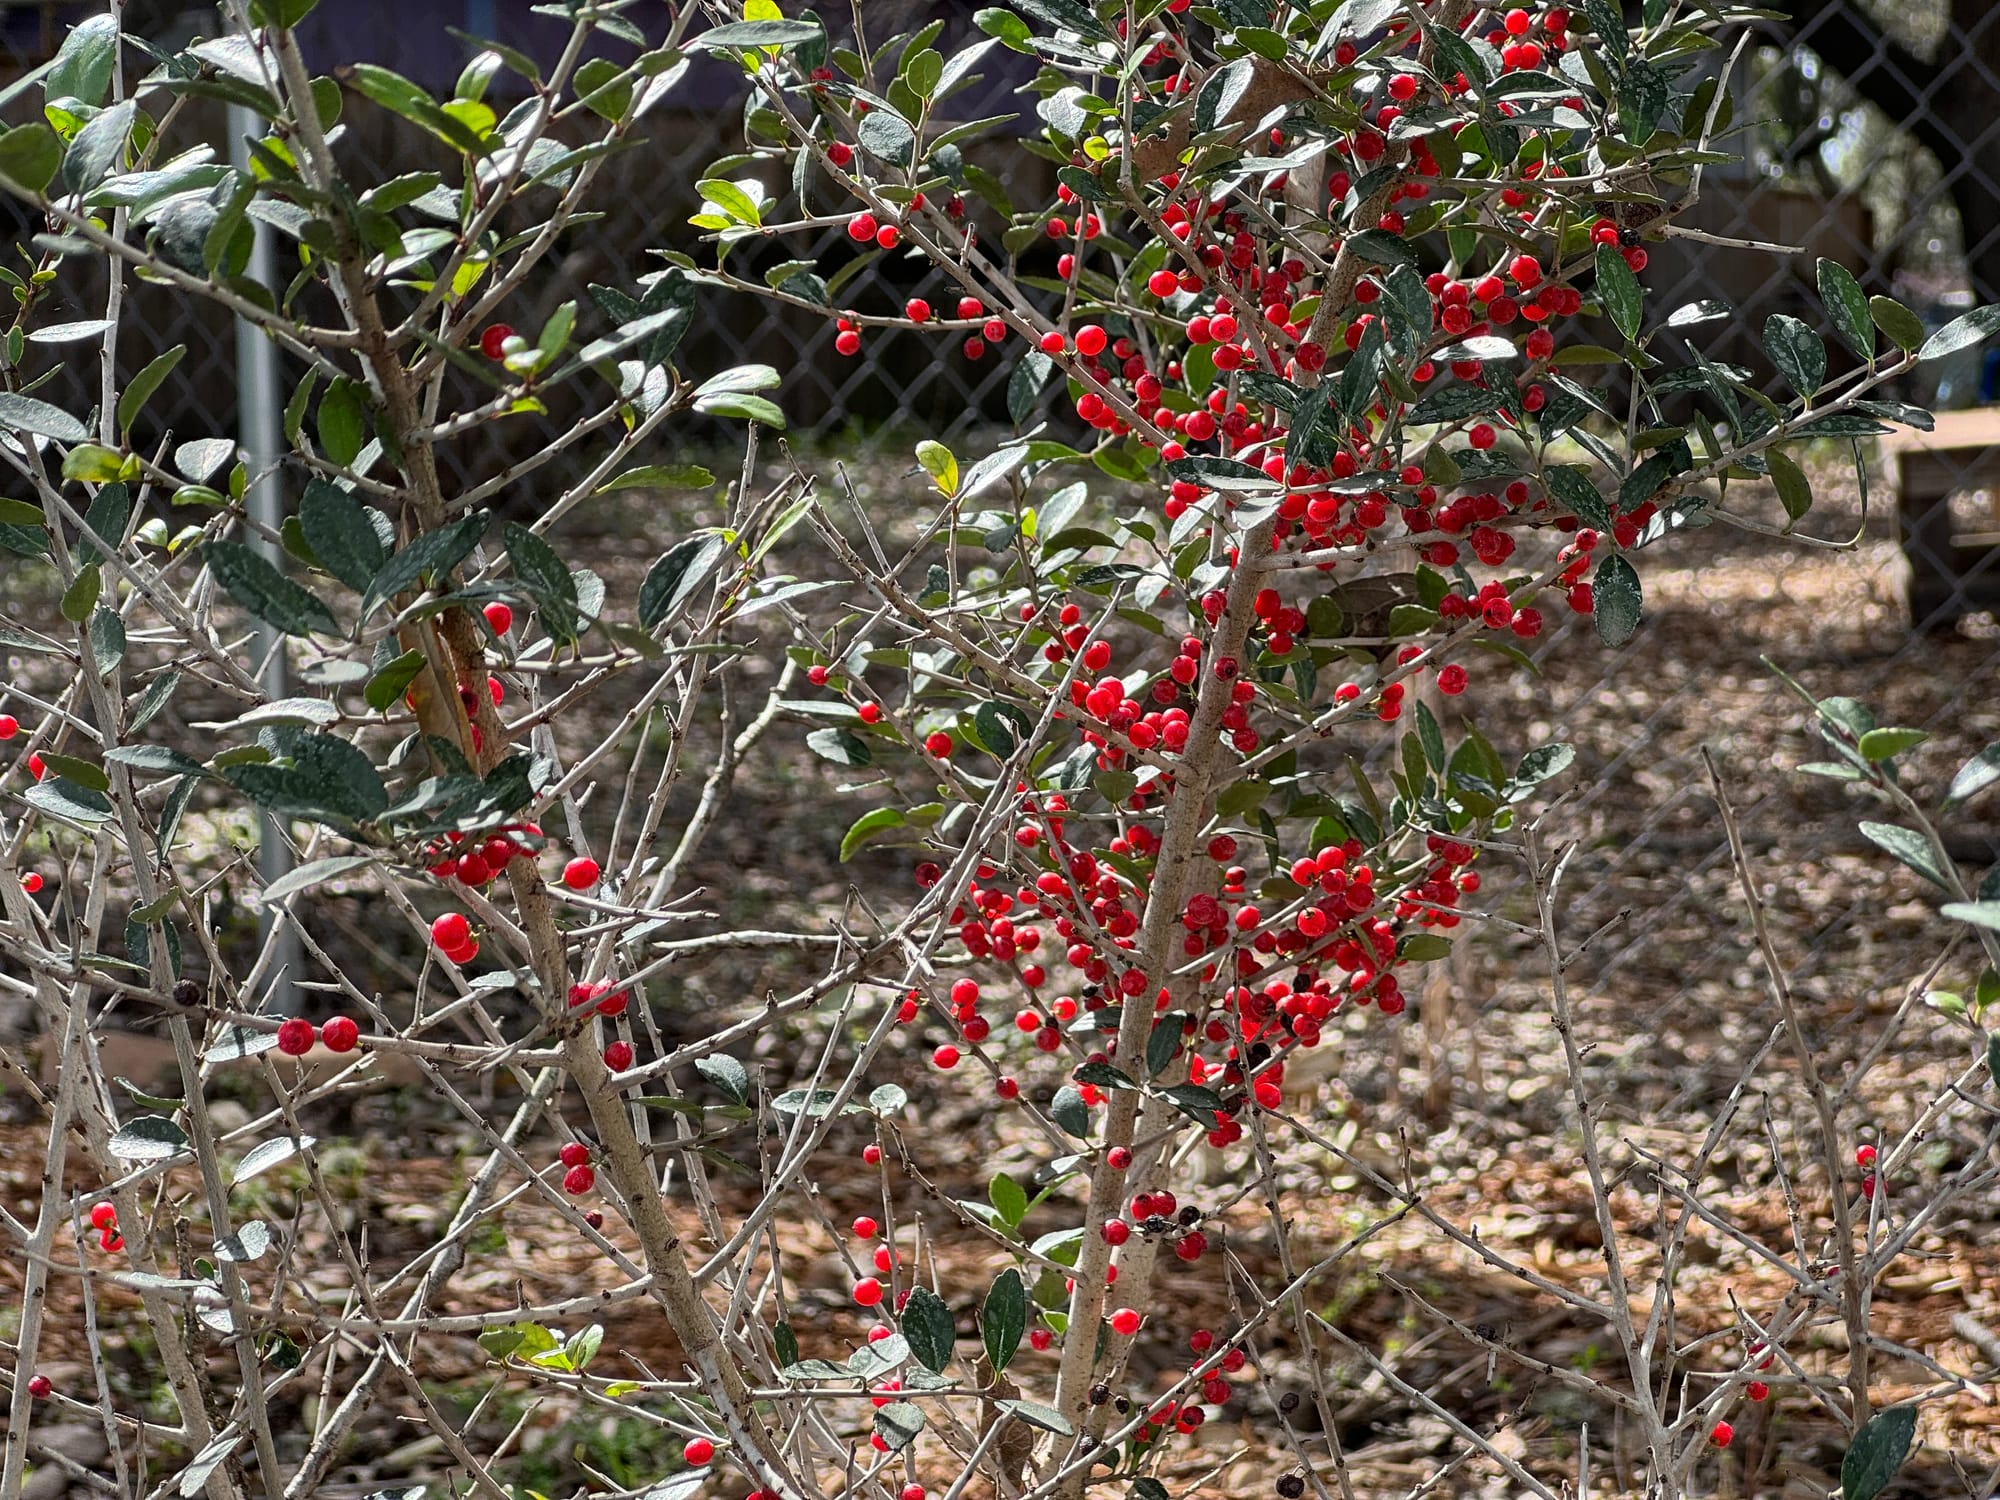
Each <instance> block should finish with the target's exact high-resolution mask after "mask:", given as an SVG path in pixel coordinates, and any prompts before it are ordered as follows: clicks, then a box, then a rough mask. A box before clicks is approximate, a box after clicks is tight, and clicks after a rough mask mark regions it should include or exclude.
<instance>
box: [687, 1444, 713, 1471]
mask: <svg viewBox="0 0 2000 1500" xmlns="http://www.w3.org/2000/svg"><path fill="white" fill-rule="evenodd" d="M681 1457H682V1458H684V1459H686V1460H687V1461H688V1462H689V1463H691V1464H693V1465H694V1466H695V1467H696V1468H697V1469H698V1468H700V1467H701V1466H702V1465H703V1464H705V1463H707V1462H708V1461H709V1460H710V1459H711V1458H713V1457H715V1444H713V1443H711V1442H710V1441H709V1440H708V1439H707V1438H689V1439H688V1444H687V1446H686V1447H685V1448H683V1449H681Z"/></svg>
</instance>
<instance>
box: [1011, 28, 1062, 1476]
mask: <svg viewBox="0 0 2000 1500" xmlns="http://www.w3.org/2000/svg"><path fill="white" fill-rule="evenodd" d="M1016 3H1019V0H1016ZM993 1404H994V1405H995V1406H997V1407H999V1408H1000V1410H1002V1411H1004V1412H1009V1413H1011V1414H1012V1415H1014V1416H1016V1417H1018V1418H1020V1419H1021V1420H1022V1421H1023V1422H1026V1423H1027V1424H1028V1425H1029V1426H1030V1427H1039V1428H1041V1430H1042V1431H1044V1432H1053V1433H1054V1434H1055V1435H1056V1436H1057V1437H1075V1436H1076V1429H1075V1428H1074V1427H1072V1426H1070V1425H1069V1421H1068V1419H1067V1418H1065V1417H1064V1416H1063V1414H1062V1413H1061V1412H1059V1411H1057V1410H1056V1409H1055V1408H1054V1407H1053V1406H1044V1405H1042V1403H1041V1402H1039V1401H996V1402H994V1403H993Z"/></svg>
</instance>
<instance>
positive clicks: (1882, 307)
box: [1868, 296, 1924, 349]
mask: <svg viewBox="0 0 2000 1500" xmlns="http://www.w3.org/2000/svg"><path fill="white" fill-rule="evenodd" d="M1868 316H1869V317H1871V318H1873V319H1874V320H1875V326H1876V327H1877V328H1879V329H1881V330H1882V332H1883V333H1884V334H1885V335H1886V336H1887V337H1888V340H1889V342H1890V343H1892V344H1894V345H1895V346H1896V347H1897V348H1898V349H1914V348H1916V347H1917V346H1918V345H1919V344H1921V343H1923V341H1924V320H1923V319H1922V318H1920V317H1918V316H1917V315H1916V314H1915V313H1913V312H1911V311H1910V310H1909V309H1908V308H1907V307H1905V306H1903V304H1902V303H1900V302H1898V301H1896V299H1895V298H1893V297H1880V296H1877V297H1870V298H1869V299H1868Z"/></svg>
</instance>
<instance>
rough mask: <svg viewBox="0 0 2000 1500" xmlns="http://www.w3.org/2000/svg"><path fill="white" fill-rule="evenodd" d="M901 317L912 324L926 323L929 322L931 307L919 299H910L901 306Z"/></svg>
mask: <svg viewBox="0 0 2000 1500" xmlns="http://www.w3.org/2000/svg"><path fill="white" fill-rule="evenodd" d="M903 316H904V317H906V318H908V319H909V320H910V321H911V322H912V323H928V322H930V320H931V305H930V303H928V302H926V301H924V299H923V298H921V297H912V298H911V299H910V300H909V301H908V302H905V303H904V304H903Z"/></svg>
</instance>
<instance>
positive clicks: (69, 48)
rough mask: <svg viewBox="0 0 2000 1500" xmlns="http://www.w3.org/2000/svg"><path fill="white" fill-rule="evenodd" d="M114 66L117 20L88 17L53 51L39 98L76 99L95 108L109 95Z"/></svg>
mask: <svg viewBox="0 0 2000 1500" xmlns="http://www.w3.org/2000/svg"><path fill="white" fill-rule="evenodd" d="M117 65H118V22H117V20H116V19H115V18H113V17H111V16H108V15H97V16H91V17H90V18H89V19H87V20H83V21H79V22H77V24H76V25H75V26H72V27H71V28H70V33H69V35H68V36H66V37H64V38H63V43H62V46H61V47H59V48H57V49H56V55H55V62H54V65H53V66H52V67H50V69H49V75H48V78H47V80H46V81H45V82H44V83H43V85H42V94H43V96H44V97H45V98H48V99H80V100H82V101H83V102H84V103H85V104H88V105H90V106H92V107H93V108H95V107H96V106H98V105H101V104H103V103H104V100H105V98H106V96H108V95H109V94H110V92H111V72H112V69H113V68H115V67H116V66H117Z"/></svg>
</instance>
